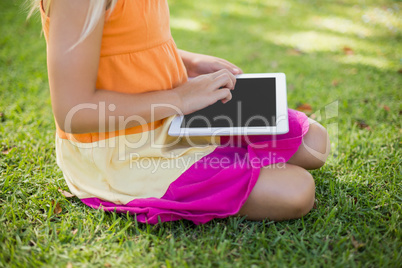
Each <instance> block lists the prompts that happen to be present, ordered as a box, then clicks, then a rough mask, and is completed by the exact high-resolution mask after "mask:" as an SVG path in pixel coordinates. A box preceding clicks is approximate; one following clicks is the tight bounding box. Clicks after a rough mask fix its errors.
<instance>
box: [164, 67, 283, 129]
mask: <svg viewBox="0 0 402 268" xmlns="http://www.w3.org/2000/svg"><path fill="white" fill-rule="evenodd" d="M288 131H289V123H288V106H287V99H286V76H285V74H283V73H261V74H240V75H237V76H236V85H235V88H234V90H232V99H231V100H230V101H229V102H227V103H225V104H223V103H222V102H221V101H218V102H216V103H215V104H213V105H210V106H208V107H206V108H204V109H201V110H199V111H196V112H194V113H191V114H189V115H184V116H183V115H178V116H176V117H175V118H174V119H173V121H172V124H171V125H170V128H169V135H171V136H186V135H187V136H231V135H276V134H285V133H287V132H288Z"/></svg>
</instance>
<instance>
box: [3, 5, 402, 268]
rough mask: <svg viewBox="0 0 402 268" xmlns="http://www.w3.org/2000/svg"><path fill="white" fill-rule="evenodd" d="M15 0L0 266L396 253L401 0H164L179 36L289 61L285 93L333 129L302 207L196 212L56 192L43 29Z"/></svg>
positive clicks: (299, 262) (7, 71)
mask: <svg viewBox="0 0 402 268" xmlns="http://www.w3.org/2000/svg"><path fill="white" fill-rule="evenodd" d="M21 2H22V0H18V1H17V0H10V1H1V2H0V33H1V34H0V96H1V98H0V113H1V114H0V130H1V131H0V149H1V152H0V208H1V209H0V267H38V266H45V267H46V266H47V267H54V266H57V267H66V266H70V267H71V265H72V266H73V267H92V266H96V267H116V266H123V267H133V266H135V267H253V266H254V267H284V266H291V267H299V266H308V267H309V266H317V267H321V266H328V267H333V266H335V267H345V266H346V267H400V265H401V263H402V251H401V248H402V235H401V230H402V228H401V227H402V226H401V222H402V221H401V205H402V183H401V173H402V172H401V159H402V156H401V149H400V147H401V134H402V128H401V119H400V117H401V113H402V112H401V110H402V103H401V98H402V90H401V82H402V74H401V71H400V70H401V69H402V46H401V45H400V44H401V41H402V20H401V17H402V4H401V2H399V1H384V0H377V1H375V0H370V1H369V0H367V1H364V0H361V1H358V0H350V1H349V0H348V1H345V0H336V1H334V0H326V1H323V0H320V1H318V0H315V1H314V0H311V1H307V0H286V1H268V0H266V1H262V0H261V1H259V0H252V1H251V0H250V1H245V0H237V1H212V0H204V1H184V0H183V1H179V0H174V1H173V0H172V1H170V7H171V15H172V33H173V35H174V37H175V40H176V43H177V45H178V46H179V47H181V48H183V49H187V50H190V51H196V52H200V53H206V54H212V55H215V56H219V57H223V58H226V59H228V60H230V61H233V62H234V63H236V64H238V65H239V66H240V67H242V68H243V70H244V71H245V72H248V73H250V72H284V73H286V75H287V83H288V97H289V106H290V107H291V108H296V107H297V106H298V105H299V104H300V103H308V104H310V105H311V106H312V108H313V111H314V112H315V114H314V117H315V118H316V120H318V121H320V122H321V123H322V124H323V125H325V126H327V127H328V129H329V130H330V134H331V138H332V149H333V152H332V155H331V157H330V159H329V161H328V164H327V165H326V166H324V167H323V168H321V169H320V170H316V171H313V172H312V174H313V176H314V178H315V180H316V188H317V190H316V199H317V201H316V207H315V208H314V209H313V210H312V211H311V212H310V213H309V214H308V215H307V216H305V217H304V218H303V219H300V220H292V221H285V222H279V223H274V222H271V221H263V222H251V221H246V220H244V219H242V218H235V217H233V218H228V219H222V220H213V221H211V222H209V223H207V224H205V225H200V226H196V225H194V224H192V223H191V222H188V221H178V222H173V223H163V224H158V225H155V226H149V225H145V224H140V223H137V222H136V221H135V220H133V218H132V217H131V216H128V215H119V214H113V213H104V212H101V211H96V210H93V209H90V208H88V207H86V206H85V205H83V204H82V203H80V201H79V200H78V199H77V198H75V197H73V198H66V197H64V196H63V195H61V194H60V193H59V191H58V189H59V188H60V189H64V190H68V188H67V186H66V183H65V182H64V180H63V178H62V174H61V172H60V170H59V169H58V168H57V166H56V163H55V153H54V145H53V142H54V123H53V117H52V111H51V105H50V97H49V89H48V84H47V73H46V55H45V53H46V49H45V41H44V38H43V37H41V35H40V23H39V19H38V18H33V19H31V20H29V21H28V22H26V21H25V17H26V13H24V12H23V11H22V10H21V8H20V5H21ZM348 51H349V55H347V53H345V52H348ZM398 70H399V72H398ZM326 107H327V110H326ZM334 107H335V109H333V110H332V112H330V111H329V108H334ZM363 121H364V123H365V124H366V125H368V127H365V126H366V125H364V124H362V123H363ZM358 122H360V124H358ZM56 203H59V205H60V208H61V213H59V214H57V213H54V209H55V204H56Z"/></svg>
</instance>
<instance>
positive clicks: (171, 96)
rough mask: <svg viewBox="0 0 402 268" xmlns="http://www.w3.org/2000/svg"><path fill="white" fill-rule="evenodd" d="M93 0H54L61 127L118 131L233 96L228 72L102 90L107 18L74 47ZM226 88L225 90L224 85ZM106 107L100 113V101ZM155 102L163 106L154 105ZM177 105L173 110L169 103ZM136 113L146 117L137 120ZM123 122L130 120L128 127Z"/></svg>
mask: <svg viewBox="0 0 402 268" xmlns="http://www.w3.org/2000/svg"><path fill="white" fill-rule="evenodd" d="M88 6H89V0H53V1H52V5H51V8H50V14H51V22H50V28H49V42H48V71H49V84H50V93H51V100H52V108H53V112H54V116H55V119H56V122H57V124H58V126H59V127H60V128H61V129H62V130H64V131H66V132H69V133H87V132H99V131H100V128H99V126H105V127H106V128H105V129H102V131H114V130H118V129H123V128H129V127H133V126H136V125H141V124H143V123H144V122H146V123H148V122H151V121H156V120H159V119H163V118H166V117H168V116H170V115H174V114H177V113H178V110H179V111H181V112H182V113H184V114H188V113H191V112H193V111H196V110H199V109H202V108H204V107H206V106H208V105H211V104H213V103H215V102H216V101H218V100H222V101H223V102H227V101H229V100H230V99H231V93H230V90H231V89H233V88H234V84H235V82H236V79H235V77H234V76H233V74H232V73H230V72H228V71H227V70H221V71H219V72H215V73H211V74H208V75H203V76H199V77H197V79H193V80H191V81H189V82H187V83H185V84H183V85H181V86H179V87H177V88H175V89H172V90H164V91H155V92H149V93H140V94H124V93H118V92H114V91H108V90H102V89H96V88H95V84H96V79H97V73H98V64H99V58H100V48H101V40H102V31H103V25H104V20H103V19H101V20H100V21H99V22H98V24H97V26H96V28H95V30H94V31H93V32H92V33H91V34H90V35H89V36H88V37H87V38H86V39H85V40H84V41H83V42H81V43H80V44H78V45H77V46H76V47H74V48H73V49H70V48H71V47H72V46H73V45H74V44H75V42H76V41H77V40H78V39H79V37H80V34H81V31H82V29H83V26H84V23H85V19H86V16H87V10H88ZM220 87H223V88H222V89H219V88H220ZM103 104H104V105H105V106H104V107H105V108H106V109H105V111H104V113H103V115H101V116H100V115H99V114H100V109H99V108H100V105H103ZM152 104H163V105H165V106H163V107H162V106H160V107H158V108H156V109H154V114H153V116H152V115H151V105H152ZM168 105H170V106H172V107H175V108H176V109H175V108H169V107H166V106H168ZM131 116H136V117H137V118H138V117H140V118H142V119H143V120H142V121H141V120H140V121H139V120H131V121H129V119H130V117H131ZM119 120H120V121H122V120H126V121H127V122H125V124H124V125H122V124H119Z"/></svg>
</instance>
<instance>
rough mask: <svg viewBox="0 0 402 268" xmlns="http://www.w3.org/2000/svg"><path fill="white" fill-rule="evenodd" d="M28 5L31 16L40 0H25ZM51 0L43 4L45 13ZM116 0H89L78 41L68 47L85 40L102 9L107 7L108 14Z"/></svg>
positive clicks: (47, 12)
mask: <svg viewBox="0 0 402 268" xmlns="http://www.w3.org/2000/svg"><path fill="white" fill-rule="evenodd" d="M27 1H28V2H29V5H30V9H29V12H28V18H29V17H31V16H32V14H33V13H35V12H36V11H38V10H39V9H40V6H41V1H42V0H27ZM51 2H52V1H51V0H47V2H46V6H43V8H44V11H45V12H46V14H49V10H50V5H51ZM116 3H117V0H89V8H88V13H87V17H86V19H85V24H84V27H83V29H82V31H81V35H80V38H79V39H78V41H77V42H76V43H75V44H74V45H73V46H72V47H71V48H70V50H71V49H73V48H74V47H76V46H77V45H78V44H79V43H81V42H82V41H84V40H85V38H87V37H88V35H90V34H91V32H92V31H93V30H94V29H95V27H96V25H97V23H98V21H99V20H100V19H101V17H102V15H103V14H104V11H105V10H107V9H109V10H110V12H109V15H110V13H111V12H112V10H113V9H114V7H115V6H116Z"/></svg>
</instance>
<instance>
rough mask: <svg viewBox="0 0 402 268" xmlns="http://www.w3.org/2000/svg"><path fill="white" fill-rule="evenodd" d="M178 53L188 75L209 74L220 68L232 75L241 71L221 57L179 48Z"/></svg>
mask: <svg viewBox="0 0 402 268" xmlns="http://www.w3.org/2000/svg"><path fill="white" fill-rule="evenodd" d="M179 54H180V56H181V59H182V60H183V63H184V66H186V69H187V74H188V76H190V77H196V76H199V75H202V74H209V73H213V72H216V71H219V70H222V69H226V70H228V71H230V72H231V73H232V74H234V75H236V74H241V73H243V71H242V70H241V69H240V68H239V67H237V66H236V65H234V64H233V63H230V62H228V61H227V60H224V59H221V58H217V57H213V56H208V55H203V54H197V53H192V52H188V51H184V50H181V49H179Z"/></svg>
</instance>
